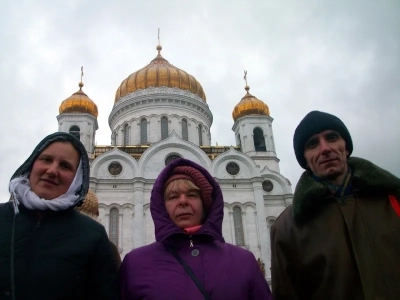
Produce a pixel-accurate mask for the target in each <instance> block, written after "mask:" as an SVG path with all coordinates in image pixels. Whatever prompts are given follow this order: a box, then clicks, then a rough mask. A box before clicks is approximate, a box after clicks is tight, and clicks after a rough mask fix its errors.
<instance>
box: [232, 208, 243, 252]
mask: <svg viewBox="0 0 400 300" xmlns="http://www.w3.org/2000/svg"><path fill="white" fill-rule="evenodd" d="M233 225H234V226H235V240H236V245H238V246H244V233H243V220H242V210H241V209H240V207H238V206H235V207H234V208H233Z"/></svg>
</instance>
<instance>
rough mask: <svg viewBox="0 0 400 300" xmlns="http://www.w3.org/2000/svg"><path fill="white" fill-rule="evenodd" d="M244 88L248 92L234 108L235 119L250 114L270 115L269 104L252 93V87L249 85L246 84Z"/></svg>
mask: <svg viewBox="0 0 400 300" xmlns="http://www.w3.org/2000/svg"><path fill="white" fill-rule="evenodd" d="M244 89H245V90H246V92H247V93H246V95H245V96H244V97H243V98H242V100H240V102H239V103H238V104H237V105H236V106H235V108H234V109H233V112H232V118H233V120H234V121H236V120H237V119H238V118H240V117H243V116H248V115H263V116H269V108H268V105H267V104H265V103H264V102H263V101H261V100H259V99H257V98H256V97H254V96H253V95H251V94H250V93H249V90H250V87H249V86H248V85H246V87H245V88H244Z"/></svg>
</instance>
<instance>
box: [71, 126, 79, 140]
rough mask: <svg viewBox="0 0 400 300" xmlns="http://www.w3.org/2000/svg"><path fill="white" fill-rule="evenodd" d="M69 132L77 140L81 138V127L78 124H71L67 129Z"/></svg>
mask: <svg viewBox="0 0 400 300" xmlns="http://www.w3.org/2000/svg"><path fill="white" fill-rule="evenodd" d="M69 133H70V134H72V135H73V136H74V137H76V138H77V139H78V140H80V139H81V134H80V133H81V129H80V128H79V127H78V126H76V125H74V126H71V128H70V129H69Z"/></svg>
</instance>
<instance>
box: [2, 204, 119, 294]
mask: <svg viewBox="0 0 400 300" xmlns="http://www.w3.org/2000/svg"><path fill="white" fill-rule="evenodd" d="M19 209H20V213H19V214H18V215H16V220H15V227H14V230H15V232H14V239H15V245H14V249H13V251H14V256H15V258H14V261H15V265H14V278H15V295H16V298H15V299H17V300H19V299H21V300H26V299H29V300H35V299H38V300H39V299H40V300H46V299H74V300H75V299H85V300H88V299H118V292H117V285H116V277H117V270H116V266H115V261H114V255H113V253H112V250H111V247H110V242H109V240H108V237H107V234H106V231H105V229H104V227H103V226H102V225H101V224H99V223H98V222H96V221H94V220H92V219H91V218H89V217H87V216H85V215H83V214H81V213H79V212H77V211H75V210H74V209H73V208H71V209H69V210H66V211H60V212H54V211H43V212H41V213H39V212H37V211H29V210H26V209H25V208H24V207H23V206H22V205H20V206H19ZM13 217H14V210H13V205H12V202H7V203H4V204H0V241H1V243H0V299H11V292H12V291H11V265H10V262H11V251H12V250H11V239H12V229H13V228H12V227H13Z"/></svg>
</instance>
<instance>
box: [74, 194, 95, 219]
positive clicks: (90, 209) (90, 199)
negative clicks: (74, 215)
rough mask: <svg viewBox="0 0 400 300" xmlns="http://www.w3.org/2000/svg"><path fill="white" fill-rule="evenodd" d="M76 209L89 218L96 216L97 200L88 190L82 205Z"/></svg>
mask: <svg viewBox="0 0 400 300" xmlns="http://www.w3.org/2000/svg"><path fill="white" fill-rule="evenodd" d="M76 209H77V210H79V211H80V212H83V213H85V214H87V215H90V216H98V215H99V200H98V199H97V196H96V194H95V193H94V192H93V191H92V190H91V189H89V190H88V193H87V195H86V197H85V200H83V204H82V205H81V206H78V207H77V208H76Z"/></svg>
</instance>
